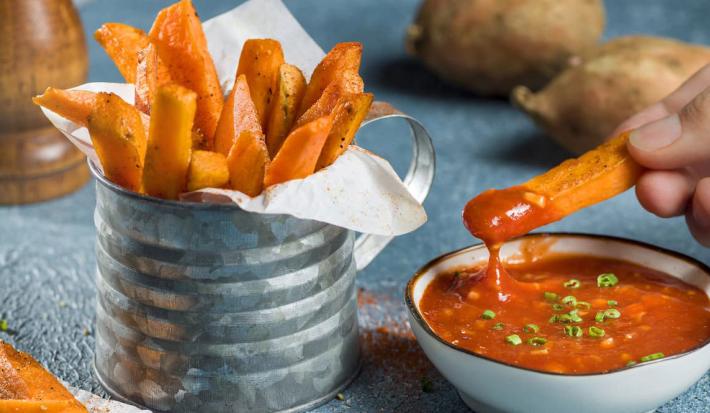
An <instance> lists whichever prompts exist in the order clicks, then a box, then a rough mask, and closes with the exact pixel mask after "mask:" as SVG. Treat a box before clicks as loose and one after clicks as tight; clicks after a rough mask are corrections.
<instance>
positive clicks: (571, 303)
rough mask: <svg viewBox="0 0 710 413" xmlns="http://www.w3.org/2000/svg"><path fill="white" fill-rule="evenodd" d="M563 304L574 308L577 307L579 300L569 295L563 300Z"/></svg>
mask: <svg viewBox="0 0 710 413" xmlns="http://www.w3.org/2000/svg"><path fill="white" fill-rule="evenodd" d="M562 304H564V305H567V306H570V307H574V306H576V305H577V298H575V296H573V295H568V296H566V297H564V298H563V299H562Z"/></svg>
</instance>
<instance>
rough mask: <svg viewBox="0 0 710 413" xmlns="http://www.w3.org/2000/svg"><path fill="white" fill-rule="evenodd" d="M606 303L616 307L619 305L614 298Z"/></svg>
mask: <svg viewBox="0 0 710 413" xmlns="http://www.w3.org/2000/svg"><path fill="white" fill-rule="evenodd" d="M606 303H607V304H608V305H609V307H616V306H617V305H619V303H618V302H617V301H616V300H609V301H607V302H606Z"/></svg>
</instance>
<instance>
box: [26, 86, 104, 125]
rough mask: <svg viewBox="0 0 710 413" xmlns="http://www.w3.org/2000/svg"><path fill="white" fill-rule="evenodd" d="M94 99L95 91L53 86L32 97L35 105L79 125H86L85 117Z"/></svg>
mask: <svg viewBox="0 0 710 413" xmlns="http://www.w3.org/2000/svg"><path fill="white" fill-rule="evenodd" d="M95 100H96V93H95V92H89V91H87V90H64V89H55V88H53V87H48V88H47V90H45V91H44V93H43V94H41V95H39V96H35V97H33V98H32V102H34V104H35V105H39V106H42V107H45V108H47V109H49V110H51V111H52V112H55V113H57V114H58V115H60V116H62V117H64V118H67V119H69V120H70V121H72V122H74V123H77V124H79V125H81V126H86V125H87V119H88V118H89V114H91V109H92V108H93V107H94V101H95Z"/></svg>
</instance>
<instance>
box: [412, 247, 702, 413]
mask: <svg viewBox="0 0 710 413" xmlns="http://www.w3.org/2000/svg"><path fill="white" fill-rule="evenodd" d="M531 236H533V237H535V236H540V235H531ZM548 236H549V237H550V238H551V239H553V240H554V241H555V242H554V244H553V246H552V248H551V251H552V252H572V253H575V252H576V253H584V254H588V255H595V256H600V257H609V258H617V259H623V260H626V261H630V262H635V263H638V264H642V265H645V266H648V267H651V268H655V269H658V270H661V271H664V272H666V273H668V274H671V275H674V276H676V277H678V278H681V279H683V280H684V281H686V282H688V283H690V284H693V285H695V286H697V287H699V288H700V289H702V290H704V291H705V292H706V293H707V294H708V295H710V273H709V272H708V269H707V267H706V266H704V265H702V264H700V263H698V262H696V261H694V260H692V259H690V258H687V257H682V256H679V255H677V254H674V253H670V252H668V251H663V250H660V249H658V248H657V247H653V246H650V245H642V244H639V243H636V242H633V241H625V240H620V239H615V238H607V237H595V236H589V235H575V234H552V235H548ZM519 245H520V240H516V241H513V242H511V243H508V244H506V245H505V246H504V248H503V250H502V251H501V255H502V257H503V258H506V257H510V256H511V255H512V254H514V253H515V252H516V251H518V247H519ZM487 258H488V252H487V251H486V249H485V248H484V247H483V246H474V247H470V248H467V249H464V250H461V251H458V252H454V253H452V254H449V255H447V256H444V257H441V258H439V259H438V260H435V261H433V262H432V263H431V264H429V265H428V266H426V267H425V268H424V269H423V270H422V271H420V272H419V273H418V274H417V276H415V277H414V278H413V279H412V281H410V284H409V286H408V288H407V297H406V298H407V303H408V306H407V307H408V309H409V318H410V323H411V326H412V330H413V331H414V334H415V336H416V337H417V340H418V342H419V344H420V345H421V347H422V349H423V350H424V352H425V353H426V355H427V357H429V359H430V360H431V361H432V363H434V365H435V366H436V368H437V369H438V370H439V371H440V372H441V374H443V375H444V377H446V379H447V380H449V381H450V382H451V383H452V384H453V385H454V386H455V387H456V388H457V390H458V391H459V393H460V394H461V397H462V399H463V400H464V402H466V404H467V405H468V406H469V407H471V408H472V409H474V410H475V411H476V412H477V413H493V412H495V413H497V412H506V413H517V412H521V413H523V412H524V413H530V412H544V413H558V412H559V413H569V412H575V413H587V412H588V413H597V412H604V413H634V412H637V413H639V412H646V411H649V410H653V409H655V408H656V407H658V406H660V405H662V404H663V403H665V402H667V401H669V400H671V399H672V398H674V397H676V396H678V395H680V394H681V393H683V392H684V391H685V390H686V389H688V388H689V387H690V386H691V385H692V384H693V383H695V382H696V381H698V380H699V379H700V378H701V377H702V376H703V375H704V374H705V373H706V372H707V371H708V369H710V342H706V343H705V345H703V346H702V347H700V348H698V349H696V350H693V351H690V352H688V353H684V354H682V355H678V356H675V357H668V358H666V359H662V360H658V361H655V362H650V363H644V364H639V365H637V366H635V367H632V368H627V369H623V370H618V371H614V372H610V373H604V374H592V375H581V376H572V375H560V374H548V373H542V372H537V371H532V370H527V369H522V368H518V367H514V366H510V365H507V364H504V363H500V362H496V361H491V360H488V359H486V358H483V357H480V356H475V355H472V354H471V353H468V352H465V351H461V350H458V349H456V348H454V347H453V346H451V345H448V344H446V343H444V342H443V340H441V339H439V338H437V337H436V336H435V335H434V334H433V333H432V331H431V329H429V328H428V327H427V326H426V323H425V322H424V321H423V319H422V318H421V316H420V314H419V301H420V300H421V297H422V294H423V292H424V289H425V288H426V286H427V285H428V284H429V282H431V280H432V279H433V278H434V276H435V275H436V274H438V273H440V272H442V271H445V270H446V269H447V268H452V267H456V266H460V265H462V264H467V263H468V264H470V263H475V262H480V261H482V260H485V259H487Z"/></svg>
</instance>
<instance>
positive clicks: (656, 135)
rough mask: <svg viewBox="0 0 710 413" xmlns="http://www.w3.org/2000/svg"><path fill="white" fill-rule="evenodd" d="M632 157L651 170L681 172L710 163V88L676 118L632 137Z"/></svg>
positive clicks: (661, 121) (653, 124)
mask: <svg viewBox="0 0 710 413" xmlns="http://www.w3.org/2000/svg"><path fill="white" fill-rule="evenodd" d="M628 148H629V153H630V154H631V156H632V157H633V158H634V159H635V160H636V161H637V162H638V163H640V164H641V165H643V166H645V167H648V168H652V169H678V168H683V167H687V166H691V165H694V164H697V163H700V162H708V161H710V88H708V89H706V90H705V91H704V92H702V93H701V94H699V95H698V96H696V97H695V99H693V100H692V101H691V102H690V103H689V104H687V105H686V106H685V107H683V109H681V111H680V112H679V113H677V114H672V115H669V116H666V117H664V118H662V119H659V120H656V121H653V122H651V123H649V124H646V125H644V126H642V127H640V128H638V129H636V130H635V131H633V132H632V133H631V136H630V138H629V145H628Z"/></svg>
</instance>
